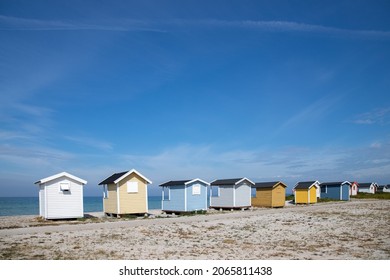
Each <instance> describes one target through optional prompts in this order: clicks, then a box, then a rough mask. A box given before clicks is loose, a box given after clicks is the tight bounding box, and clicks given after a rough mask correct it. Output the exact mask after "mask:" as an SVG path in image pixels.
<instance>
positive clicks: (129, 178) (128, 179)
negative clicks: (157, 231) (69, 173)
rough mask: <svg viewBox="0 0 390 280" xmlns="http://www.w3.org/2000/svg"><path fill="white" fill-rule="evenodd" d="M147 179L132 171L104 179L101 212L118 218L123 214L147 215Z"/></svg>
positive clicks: (149, 182)
mask: <svg viewBox="0 0 390 280" xmlns="http://www.w3.org/2000/svg"><path fill="white" fill-rule="evenodd" d="M151 183H152V181H150V180H149V179H148V178H146V177H145V176H143V175H142V174H141V173H139V172H138V171H136V170H135V169H132V170H130V171H125V172H119V173H114V174H113V175H111V176H110V177H108V178H106V179H104V180H103V181H102V182H100V183H99V185H102V186H103V211H104V213H105V214H106V215H115V216H117V217H120V215H123V214H145V213H148V184H151Z"/></svg>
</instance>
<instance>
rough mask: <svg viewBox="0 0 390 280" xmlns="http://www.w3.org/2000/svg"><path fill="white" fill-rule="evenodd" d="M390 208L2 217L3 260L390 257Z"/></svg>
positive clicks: (371, 203) (376, 203) (336, 205)
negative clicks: (53, 218)
mask: <svg viewBox="0 0 390 280" xmlns="http://www.w3.org/2000/svg"><path fill="white" fill-rule="evenodd" d="M95 214H97V216H99V214H98V213H95ZM389 215H390V201H389V200H353V201H349V202H328V203H319V204H316V205H311V206H306V205H304V206H295V205H294V206H288V207H285V208H282V209H266V208H256V209H253V211H250V210H246V211H234V212H230V211H224V212H218V211H211V213H210V214H207V215H196V216H184V217H165V218H164V216H162V217H156V216H152V217H154V218H146V219H145V218H139V219H135V220H123V219H116V218H102V217H98V218H93V219H91V218H87V219H86V220H83V221H80V220H76V221H41V220H40V219H38V218H37V217H34V216H18V217H2V218H0V259H28V260H29V259H40V260H47V259H79V260H95V259H115V260H121V259H135V260H142V259H154V260H160V259H201V260H214V259H215V260H232V259H236V260H256V259H289V260H291V259H323V260H328V259H343V260H347V259H364V260H366V259H386V260H389V259H390V234H389V233H390V218H389V217H390V216H389Z"/></svg>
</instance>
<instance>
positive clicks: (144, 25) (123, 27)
mask: <svg viewBox="0 0 390 280" xmlns="http://www.w3.org/2000/svg"><path fill="white" fill-rule="evenodd" d="M0 30H25V31H28V30H30V31H48V30H95V31H126V32H127V31H147V32H166V31H165V30H162V29H158V28H154V27H153V26H152V25H151V24H150V22H149V21H142V20H129V19H125V20H111V21H100V22H99V23H94V22H85V21H84V22H83V21H71V20H40V19H29V18H18V17H10V16H4V15H0Z"/></svg>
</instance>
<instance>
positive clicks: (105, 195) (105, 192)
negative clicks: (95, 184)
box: [103, 185, 108, 198]
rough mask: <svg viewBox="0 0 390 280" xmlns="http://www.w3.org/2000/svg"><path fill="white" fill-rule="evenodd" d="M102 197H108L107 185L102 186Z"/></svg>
mask: <svg viewBox="0 0 390 280" xmlns="http://www.w3.org/2000/svg"><path fill="white" fill-rule="evenodd" d="M103 198H108V186H107V185H104V186H103Z"/></svg>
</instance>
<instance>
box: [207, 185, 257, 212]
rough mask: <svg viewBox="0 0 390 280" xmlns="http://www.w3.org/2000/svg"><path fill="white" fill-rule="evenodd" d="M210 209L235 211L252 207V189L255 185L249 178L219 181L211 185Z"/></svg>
mask: <svg viewBox="0 0 390 280" xmlns="http://www.w3.org/2000/svg"><path fill="white" fill-rule="evenodd" d="M210 185H211V190H210V191H211V197H210V207H211V208H218V209H224V208H228V209H235V208H241V209H245V208H249V207H251V188H252V187H253V186H254V185H255V183H253V182H252V181H251V180H249V179H247V178H237V179H219V180H214V181H213V182H211V183H210Z"/></svg>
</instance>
